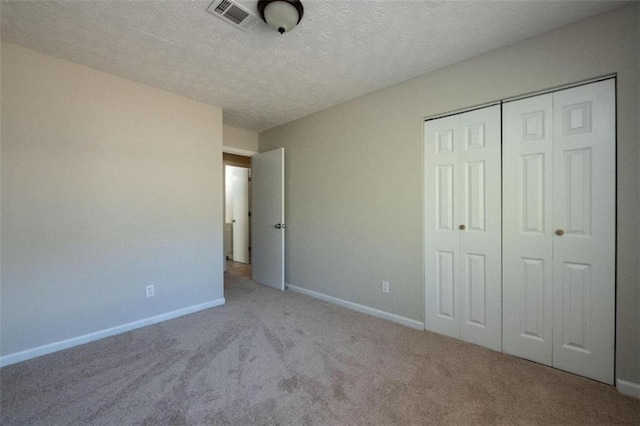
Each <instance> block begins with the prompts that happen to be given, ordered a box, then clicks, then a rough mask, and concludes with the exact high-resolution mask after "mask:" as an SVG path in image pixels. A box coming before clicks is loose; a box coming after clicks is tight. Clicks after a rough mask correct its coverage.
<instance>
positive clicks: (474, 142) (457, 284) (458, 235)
mask: <svg viewBox="0 0 640 426" xmlns="http://www.w3.org/2000/svg"><path fill="white" fill-rule="evenodd" d="M500 193H501V188H500V107H499V106H493V107H488V108H483V109H479V110H476V111H471V112H468V113H463V114H458V115H454V116H450V117H445V118H440V119H436V120H430V121H427V122H426V123H425V256H426V258H425V280H426V282H425V298H426V300H425V306H426V312H425V328H427V329H428V330H431V331H435V332H437V333H441V334H446V335H448V336H452V337H456V338H461V339H463V340H465V341H468V342H471V343H475V344H478V345H482V346H486V347H489V348H492V349H495V350H500V349H501V333H502V331H501V325H502V324H501V316H502V312H501V282H500V278H501V256H500V244H501V243H500V241H501V230H500V215H501V208H500Z"/></svg>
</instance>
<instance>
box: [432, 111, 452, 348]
mask: <svg viewBox="0 0 640 426" xmlns="http://www.w3.org/2000/svg"><path fill="white" fill-rule="evenodd" d="M459 124H460V117H459V116H458V115H453V116H449V117H444V118H439V119H437V120H431V121H427V122H425V124H424V137H425V149H424V156H425V159H424V160H425V176H424V178H425V194H424V201H425V280H426V287H425V307H426V308H425V312H426V314H425V328H426V329H427V330H430V331H434V332H436V333H440V334H444V335H447V336H450V337H456V338H460V276H459V275H458V269H459V263H460V260H459V251H460V238H459V230H458V225H459V223H460V220H459V214H458V210H459V208H458V200H459V193H460V190H459V178H458V175H459V166H458V163H459V159H458V157H459V155H458V149H459V146H460V131H459Z"/></svg>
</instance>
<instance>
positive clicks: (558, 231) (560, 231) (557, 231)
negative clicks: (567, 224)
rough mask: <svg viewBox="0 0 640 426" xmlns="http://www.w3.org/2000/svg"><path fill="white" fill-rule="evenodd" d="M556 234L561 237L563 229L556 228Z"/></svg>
mask: <svg viewBox="0 0 640 426" xmlns="http://www.w3.org/2000/svg"><path fill="white" fill-rule="evenodd" d="M556 235H557V236H559V237H561V236H563V235H564V229H556Z"/></svg>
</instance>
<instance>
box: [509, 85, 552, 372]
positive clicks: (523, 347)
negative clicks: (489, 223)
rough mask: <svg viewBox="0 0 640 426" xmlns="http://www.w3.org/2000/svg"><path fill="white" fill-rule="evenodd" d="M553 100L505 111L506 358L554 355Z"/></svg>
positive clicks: (548, 357) (544, 359) (542, 359)
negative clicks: (508, 356)
mask: <svg viewBox="0 0 640 426" xmlns="http://www.w3.org/2000/svg"><path fill="white" fill-rule="evenodd" d="M552 122H553V95H552V94H546V95H541V96H536V97H533V98H527V99H522V100H519V101H515V102H509V103H506V104H504V106H503V136H504V139H503V142H502V174H503V181H502V188H503V197H504V202H503V213H502V217H503V219H502V220H503V235H504V238H503V265H504V266H503V277H502V286H503V292H502V297H503V306H502V309H503V316H504V322H503V342H502V348H503V350H504V352H506V353H509V354H512V355H516V356H519V357H521V358H526V359H530V360H532V361H535V362H539V363H543V364H547V365H551V364H552V355H553V351H552V349H553V309H552V306H553V305H552V303H553V263H552V254H553V250H552V244H553V231H554V230H553V223H552V220H553V210H552V205H553V126H552Z"/></svg>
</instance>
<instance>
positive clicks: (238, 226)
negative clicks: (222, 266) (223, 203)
mask: <svg viewBox="0 0 640 426" xmlns="http://www.w3.org/2000/svg"><path fill="white" fill-rule="evenodd" d="M227 167H229V168H231V169H232V170H233V172H232V178H231V179H232V184H231V186H232V188H233V220H232V224H233V260H234V261H236V262H241V263H249V169H247V168H244V167H234V166H227Z"/></svg>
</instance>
